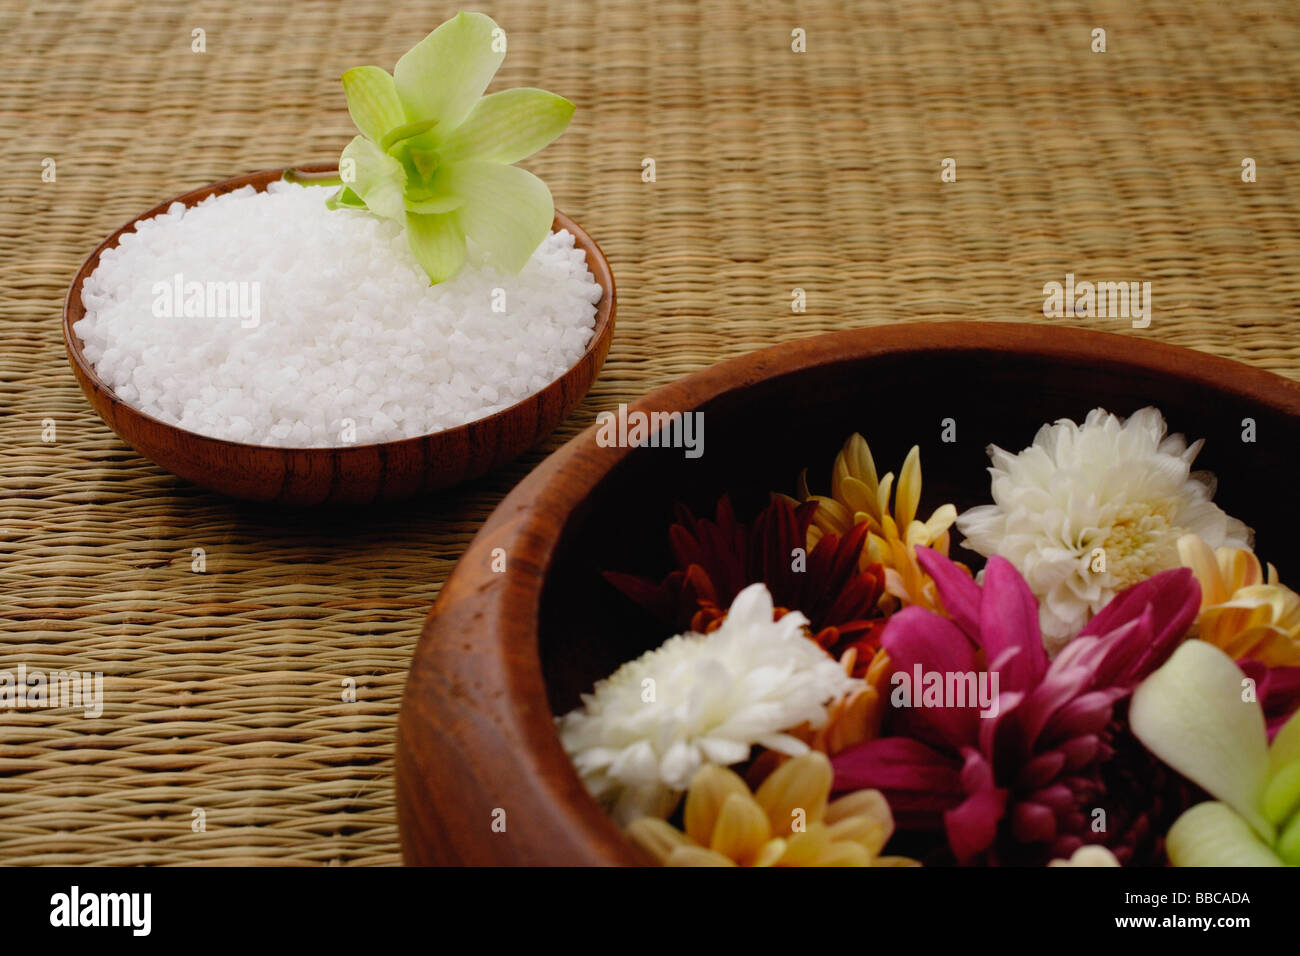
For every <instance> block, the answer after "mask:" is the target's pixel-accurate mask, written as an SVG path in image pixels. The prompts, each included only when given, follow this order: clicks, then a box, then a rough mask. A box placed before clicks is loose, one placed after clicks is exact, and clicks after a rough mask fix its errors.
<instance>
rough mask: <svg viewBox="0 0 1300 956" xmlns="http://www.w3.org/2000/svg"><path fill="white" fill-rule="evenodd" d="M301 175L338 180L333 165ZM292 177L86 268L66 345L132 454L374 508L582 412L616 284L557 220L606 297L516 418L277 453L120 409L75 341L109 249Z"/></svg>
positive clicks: (69, 307)
mask: <svg viewBox="0 0 1300 956" xmlns="http://www.w3.org/2000/svg"><path fill="white" fill-rule="evenodd" d="M297 171H298V172H300V173H304V174H307V175H308V176H310V175H311V174H329V173H334V172H336V170H335V169H334V168H333V167H331V166H328V165H314V166H303V167H298V169H297ZM284 172H285V170H284V169H265V170H262V171H260V172H256V173H249V174H247V175H244V176H236V177H235V178H234V179H227V180H226V181H225V182H221V183H214V184H213V185H211V186H204V187H203V188H202V189H195V190H193V191H191V192H188V193H185V194H184V195H183V196H177V197H176V198H175V199H169V200H168V201H167V202H165V203H161V204H160V205H158V206H155V207H154V208H153V209H150V210H149V211H148V212H146V213H144V214H143V215H141V216H138V217H137V218H136V219H133V220H131V221H130V222H128V223H127V224H126V225H124V226H122V227H121V228H120V229H118V230H117V231H116V232H114V233H113V234H112V235H111V236H109V237H108V238H107V239H105V240H104V241H103V242H102V243H101V244H100V246H99V248H98V249H96V250H95V251H94V252H92V253H91V254H90V256H89V257H88V258H87V259H86V261H85V262H83V263H82V264H81V268H80V269H78V270H77V275H76V277H75V278H74V279H73V280H72V286H71V288H69V289H68V296H67V299H66V300H65V301H64V304H63V339H64V342H65V344H66V345H67V350H68V359H69V361H70V362H71V363H72V370H73V372H74V373H75V374H76V376H77V381H78V382H80V383H81V388H82V391H84V392H85V393H86V397H87V398H89V399H90V403H91V405H93V406H94V407H95V411H97V412H98V413H99V415H100V417H101V418H103V419H104V421H105V422H107V423H108V425H109V427H110V428H112V429H113V431H115V432H117V434H118V435H119V436H120V437H121V438H122V440H123V441H125V442H126V443H127V444H128V445H130V446H131V447H132V448H134V449H135V450H136V451H138V452H139V453H140V454H141V455H143V456H144V457H146V458H148V459H150V460H152V461H153V462H155V463H156V464H158V465H159V466H161V467H162V468H165V469H167V470H168V471H170V472H172V473H174V474H176V475H179V476H180V477H182V478H185V479H186V480H188V481H192V482H194V483H195V484H198V485H202V486H204V487H205V488H211V489H212V490H213V491H219V492H222V493H223V494H227V495H231V496H233V497H236V498H247V499H250V500H252V501H267V502H274V503H276V504H285V505H295V506H299V505H318V504H367V503H369V502H372V501H379V500H395V499H399V498H407V497H410V496H412V495H416V494H420V493H423V492H429V491H436V490H438V489H440V488H447V487H450V486H451V485H455V484H458V483H459V482H462V481H466V480H468V479H470V478H475V477H478V476H479V475H481V474H484V473H485V472H487V471H490V470H492V469H493V468H497V467H499V466H501V465H503V464H505V463H506V462H508V461H510V460H511V459H512V458H514V457H515V456H517V455H519V454H520V453H521V452H523V451H525V450H526V449H528V448H530V447H531V446H532V445H534V444H536V443H537V442H538V441H540V440H541V439H542V438H543V437H545V436H546V435H548V434H549V433H550V432H551V431H552V430H553V429H554V428H555V426H556V425H558V424H559V423H560V422H561V421H563V420H564V418H565V417H566V416H567V415H568V414H569V413H570V412H572V411H573V409H574V407H575V406H576V405H577V404H578V402H579V401H581V400H582V397H583V395H585V394H586V393H587V389H588V388H590V387H591V383H592V382H593V381H595V378H596V376H597V375H598V374H599V373H600V369H601V366H602V365H603V364H604V362H605V356H606V355H607V354H608V353H609V343H610V338H611V337H612V336H613V333H614V314H615V302H616V300H615V289H614V275H613V273H612V272H610V269H609V263H608V262H607V261H606V260H605V256H604V254H603V253H602V252H601V251H600V247H599V246H597V245H596V243H595V241H593V240H592V238H591V237H590V236H589V235H587V233H586V232H584V231H583V229H582V228H581V227H580V226H579V225H578V224H577V223H575V222H574V221H573V220H572V219H570V218H569V217H568V216H565V215H564V214H562V213H560V212H556V214H555V225H554V227H553V228H555V229H561V228H563V229H567V230H569V232H570V233H572V234H573V236H574V240H575V242H576V244H577V246H578V247H579V248H581V249H582V250H583V251H584V252H585V253H586V254H587V267H588V268H589V269H590V270H591V274H592V275H593V276H594V277H595V279H596V282H598V283H599V284H600V286H601V288H603V289H604V290H605V295H604V297H603V298H602V299H601V300H600V302H599V304H598V305H597V309H596V328H595V335H593V336H592V339H591V342H590V343H589V344H588V345H587V350H586V351H585V352H584V353H583V355H582V357H581V358H580V359H578V361H577V363H576V364H575V365H574V366H573V367H572V368H570V369H569V370H568V371H567V372H565V373H564V375H562V376H561V377H560V378H558V379H556V380H555V381H554V382H552V383H551V384H550V385H548V386H546V388H544V389H542V390H541V391H540V392H537V393H536V394H534V395H530V396H529V397H528V398H526V399H524V400H523V401H521V402H518V403H517V404H515V405H512V406H510V407H509V408H507V409H503V410H502V411H499V412H496V413H495V414H493V415H489V416H487V417H486V418H480V419H479V420H478V421H473V422H470V423H469V424H467V425H460V426H458V427H456V428H448V429H446V430H445V431H440V432H434V433H433V434H430V435H422V436H420V437H418V438H407V439H402V440H399V441H391V442H382V443H379V444H371V445H349V446H345V447H340V448H278V447H271V446H268V445H250V444H246V443H242V442H233V441H226V440H223V439H220V438H210V437H208V436H205V435H199V434H196V433H194V432H190V431H186V430H184V429H181V428H177V427H176V426H174V425H169V424H167V423H166V422H162V421H159V420H158V419H156V418H153V417H152V416H150V415H146V414H144V413H143V412H141V411H139V410H137V409H135V408H132V407H131V406H130V405H128V404H126V403H125V402H123V401H121V400H120V399H119V398H118V397H117V396H116V395H114V394H113V392H112V390H111V389H110V388H109V387H108V386H107V385H106V384H104V382H103V381H101V380H100V378H99V377H98V376H97V375H96V374H95V370H94V368H93V367H92V366H91V364H90V363H89V362H88V361H87V360H86V357H85V356H84V355H83V354H82V342H81V339H80V338H79V337H78V336H77V335H76V333H74V332H73V331H72V326H73V324H74V323H76V322H78V321H80V320H81V319H82V317H83V316H84V315H85V308H84V307H83V306H82V304H81V287H82V285H83V283H84V282H85V281H86V277H87V276H89V275H90V274H91V273H92V272H94V271H95V267H96V266H97V265H99V257H100V256H101V255H102V254H103V252H104V250H105V249H110V248H112V247H114V246H116V245H117V243H118V240H119V238H120V237H121V236H122V234H123V233H124V232H128V231H130V230H132V229H134V228H135V225H136V223H137V222H139V221H140V220H142V219H149V218H151V217H153V216H157V215H159V214H160V213H163V212H165V211H166V210H167V207H168V206H170V205H171V204H172V203H174V202H181V203H184V204H185V205H187V206H192V205H194V204H195V203H197V202H199V201H201V200H203V199H206V198H207V197H209V196H214V195H220V194H222V193H228V192H231V191H233V190H236V189H240V188H242V187H244V186H250V185H251V186H253V187H254V188H256V189H265V188H266V187H267V185H268V184H269V183H271V182H273V181H275V180H278V179H279V178H280V177H281V176H282V175H283V174H284Z"/></svg>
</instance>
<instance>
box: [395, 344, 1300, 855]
mask: <svg viewBox="0 0 1300 956" xmlns="http://www.w3.org/2000/svg"><path fill="white" fill-rule="evenodd" d="M1148 404H1154V405H1156V406H1157V407H1159V408H1160V409H1161V410H1162V411H1163V412H1164V413H1165V415H1166V417H1167V419H1168V421H1169V424H1170V427H1171V429H1172V430H1176V431H1182V432H1183V433H1184V434H1186V435H1187V436H1188V437H1189V438H1193V437H1202V438H1205V439H1206V444H1205V448H1204V450H1203V452H1202V454H1201V457H1200V458H1199V459H1198V461H1197V466H1198V467H1203V468H1207V469H1209V470H1211V471H1213V472H1214V473H1215V474H1217V475H1218V477H1219V490H1218V494H1217V496H1216V501H1217V502H1218V503H1219V504H1220V505H1221V506H1222V507H1223V508H1224V509H1225V510H1227V511H1228V513H1230V514H1233V515H1235V516H1237V517H1239V518H1241V519H1242V520H1244V521H1246V523H1247V524H1251V525H1253V526H1254V527H1255V528H1256V529H1257V531H1258V539H1257V545H1258V549H1259V553H1260V554H1261V555H1262V556H1264V557H1265V558H1266V559H1267V560H1271V561H1273V562H1274V563H1276V564H1277V565H1278V569H1279V572H1280V573H1281V575H1282V579H1283V580H1284V581H1285V580H1288V579H1289V580H1291V581H1292V582H1293V583H1294V582H1295V581H1296V580H1297V575H1300V562H1298V561H1297V559H1296V557H1295V554H1296V552H1295V548H1294V542H1295V539H1296V533H1297V531H1298V530H1300V528H1298V527H1297V524H1298V522H1297V518H1296V517H1295V514H1294V510H1293V509H1290V508H1288V507H1286V503H1287V502H1289V501H1290V500H1291V497H1290V489H1291V485H1292V482H1293V476H1294V450H1295V448H1297V447H1300V385H1297V384H1296V383H1293V382H1290V381H1287V380H1285V379H1282V378H1279V377H1277V376H1275V375H1272V374H1270V373H1268V372H1264V371H1261V370H1259V369H1255V368H1250V367H1248V366H1245V365H1240V364H1238V363H1236V362H1231V361H1228V360H1226V359H1222V358H1217V357H1215V356H1213V355H1206V354H1203V353H1200V352H1193V351H1189V350H1186V349H1181V348H1175V347H1172V346H1167V345H1160V344H1157V343H1152V342H1149V341H1146V340H1144V339H1142V338H1141V337H1140V336H1138V335H1125V336H1119V335H1111V334H1105V333H1100V332H1091V331H1084V330H1080V329H1072V328H1063V327H1058V326H1051V325H1010V324H994V323H920V324H905V325H895V326H889V327H882V328H876V329H861V330H855V331H848V332H838V333H834V334H830V335H822V336H817V337H814V338H808V339H802V340H799V341H795V342H791V343H788V344H785V345H781V346H778V347H775V348H770V349H765V350H763V351H760V352H755V353H753V354H751V355H746V356H743V357H741V358H738V359H735V360H732V361H729V362H725V363H723V364H721V365H717V366H715V367H713V368H709V369H706V370H704V371H702V372H699V373H697V374H694V375H691V376H689V377H687V378H685V379H683V380H681V381H679V382H677V383H676V384H673V385H669V386H668V387H666V388H662V389H659V390H658V391H656V392H653V393H651V394H650V395H648V396H646V397H645V398H643V399H641V400H640V401H638V402H636V403H635V404H633V405H632V406H631V409H630V410H641V411H647V412H649V411H674V410H677V411H683V412H688V411H701V412H703V413H704V420H705V424H706V427H705V443H704V448H705V451H704V455H703V456H702V457H700V458H698V459H695V460H690V459H687V458H686V457H685V456H684V454H683V453H682V451H681V450H680V449H668V448H650V447H641V448H616V447H609V448H606V447H600V446H599V445H598V444H597V443H596V440H595V436H596V426H592V427H591V428H589V429H587V430H586V431H585V432H583V433H582V434H581V435H579V436H577V437H576V438H574V439H573V440H572V441H570V442H569V443H568V444H566V445H565V446H564V447H563V448H561V449H560V450H559V451H557V452H555V453H554V454H553V455H551V456H550V457H549V458H547V459H546V460H545V461H544V462H543V463H542V464H541V465H539V466H538V467H537V468H536V470H534V471H533V472H532V474H530V475H529V476H528V477H527V478H526V479H525V480H524V481H523V482H522V483H521V484H519V485H518V486H517V487H516V488H515V489H514V491H512V492H511V493H510V495H509V496H508V497H507V498H506V499H505V500H504V501H503V502H502V503H501V505H500V506H499V507H498V508H497V509H496V511H495V513H494V514H493V515H492V517H491V518H490V519H489V520H488V522H487V523H486V524H485V525H484V526H483V529H482V530H481V531H480V532H479V534H478V536H477V537H476V538H475V539H474V541H473V542H472V544H471V545H470V548H469V550H467V551H466V552H465V554H464V556H463V557H462V558H461V561H460V564H459V565H458V566H457V568H456V570H455V572H454V573H453V575H452V576H451V579H450V580H449V581H448V582H447V583H446V584H445V585H444V586H443V588H442V592H441V594H440V595H439V598H438V602H437V605H436V606H435V607H434V609H433V611H432V613H431V614H430V616H429V619H428V622H427V623H426V625H425V628H424V633H423V635H422V637H421V640H420V643H419V646H418V648H417V650H416V652H415V656H414V660H413V662H412V665H411V672H410V677H409V679H408V682H407V686H406V693H405V696H404V698H403V702H402V711H401V718H400V723H399V740H398V751H397V799H398V819H399V823H400V827H401V836H402V849H403V854H404V857H405V859H406V861H407V862H408V863H412V864H434V863H436V864H629V863H639V862H645V860H644V858H643V857H642V855H641V854H640V852H639V851H638V850H637V849H636V848H634V847H633V846H632V845H631V844H629V843H628V842H627V841H625V840H624V839H623V837H622V836H621V834H620V833H619V831H618V829H617V828H616V827H615V826H614V824H613V823H612V822H610V820H609V819H608V818H606V816H605V815H604V814H603V813H602V812H601V810H600V809H599V808H598V807H597V805H596V803H595V802H594V801H593V800H592V799H591V798H590V797H589V796H588V794H587V793H586V791H585V790H584V788H583V785H582V783H581V782H580V781H579V779H578V775H577V773H576V772H575V771H574V769H573V766H572V765H571V764H570V762H569V760H568V758H567V756H566V755H565V753H564V750H563V749H562V747H561V745H560V740H559V738H558V736H557V735H556V732H555V729H554V726H553V722H552V717H553V715H556V714H562V713H564V712H566V711H568V710H570V709H571V708H573V707H574V706H576V705H577V704H578V694H579V693H581V692H583V691H586V690H588V689H590V687H591V686H592V684H593V683H594V682H595V681H596V680H597V679H599V678H601V677H604V676H607V675H608V674H609V673H611V672H612V671H613V670H614V669H615V668H616V667H617V666H618V665H619V664H621V663H622V662H624V661H627V660H630V659H632V658H633V657H635V656H637V655H639V654H640V653H642V652H643V651H645V650H646V649H648V648H650V647H653V646H657V645H658V644H659V643H660V642H662V641H663V640H664V639H665V638H666V637H667V636H668V634H667V633H666V631H665V629H664V628H663V627H662V626H660V625H658V623H657V622H655V621H654V620H652V619H651V618H650V616H649V615H648V614H647V613H645V612H644V611H642V610H641V608H639V607H637V606H635V605H633V604H632V602H631V601H629V600H628V599H626V598H625V597H624V596H623V595H622V594H620V593H619V592H617V591H615V590H614V588H613V587H611V586H609V585H608V584H606V582H605V581H604V580H603V579H602V578H601V574H600V572H601V571H602V570H606V569H614V570H620V571H629V572H635V573H640V574H644V575H647V576H654V577H656V578H658V577H659V576H662V575H663V574H665V573H666V572H667V571H668V570H669V569H670V568H671V567H672V564H671V560H670V555H669V552H668V548H667V530H668V525H669V523H670V521H671V506H672V503H673V502H674V500H682V501H684V502H685V503H686V504H688V505H689V506H690V507H691V508H692V510H694V511H695V513H696V514H697V515H699V514H701V513H702V512H703V513H707V514H708V515H710V516H712V514H713V508H714V505H715V503H716V501H717V498H718V496H719V495H720V494H721V493H722V492H723V491H731V492H733V500H735V501H736V504H737V510H738V511H739V512H742V513H744V512H748V513H749V514H752V513H753V510H755V509H756V508H757V507H760V506H761V504H762V503H763V502H764V501H765V500H766V496H767V494H768V492H770V491H785V492H792V491H793V489H794V486H795V481H796V479H797V477H798V474H799V472H800V470H801V469H802V468H803V467H804V466H805V465H807V466H809V472H808V475H809V482H810V484H811V485H812V487H813V489H814V490H820V489H825V488H828V487H829V481H830V466H831V462H832V460H833V458H834V456H835V453H836V452H837V451H838V450H839V448H840V446H841V444H842V443H843V442H844V440H845V439H846V438H847V437H848V435H849V434H850V433H852V432H853V431H860V432H862V433H863V434H864V435H865V436H866V438H867V440H868V442H869V443H870V445H871V449H872V452H873V454H874V457H875V460H876V462H877V466H878V467H879V468H880V470H881V472H882V473H883V472H884V471H893V472H895V473H896V474H897V472H898V469H899V467H900V466H901V465H902V462H903V458H904V456H905V455H906V453H907V450H908V448H909V447H910V446H911V445H912V444H914V443H916V444H919V445H920V446H921V457H922V462H923V474H924V488H923V493H922V509H923V510H924V511H925V512H926V513H928V512H929V510H932V509H933V508H934V507H937V505H938V504H940V503H942V502H944V501H952V502H953V503H954V504H955V505H957V507H958V508H959V509H965V508H967V507H969V506H971V505H974V504H978V503H980V502H981V501H986V500H988V497H989V478H988V474H987V472H986V471H985V469H986V467H987V466H988V458H987V455H986V452H985V447H986V446H987V445H988V444H989V443H990V442H994V443H997V444H999V445H1001V446H1002V447H1004V448H1010V449H1016V450H1018V449H1021V448H1024V447H1026V446H1027V445H1029V444H1030V443H1031V442H1032V440H1033V437H1034V433H1035V432H1036V431H1037V429H1038V427H1039V425H1041V424H1042V423H1044V422H1049V421H1053V420H1055V419H1057V418H1060V417H1066V416H1068V417H1070V418H1073V419H1075V420H1081V419H1082V418H1083V417H1084V416H1085V415H1086V414H1087V412H1088V411H1089V410H1090V409H1092V408H1093V407H1095V406H1099V405H1100V406H1103V407H1106V408H1107V409H1109V410H1110V411H1113V412H1116V413H1119V414H1123V415H1128V414H1131V413H1132V412H1133V411H1135V410H1136V409H1138V408H1140V407H1142V406H1144V405H1148ZM1246 418H1251V419H1254V427H1255V436H1256V441H1254V442H1253V443H1247V442H1243V440H1242V436H1243V428H1244V426H1243V419H1246ZM947 419H952V422H950V423H949V422H946V420H947ZM945 424H948V425H950V426H954V427H955V429H956V441H955V442H944V441H943V431H944V428H945ZM497 549H502V550H501V551H497ZM954 550H955V553H956V554H962V553H964V554H965V555H966V556H967V560H970V559H971V558H975V559H978V556H977V555H973V554H972V552H966V551H964V550H963V549H961V548H955V549H954ZM494 555H496V556H497V557H498V558H499V557H500V556H502V555H504V557H505V559H506V565H505V571H504V572H502V573H497V572H494V570H493V558H494ZM972 563H978V561H977V560H976V561H975V562H972ZM497 567H500V564H499V562H498V564H497ZM501 811H504V814H505V816H504V818H502V816H501ZM502 819H504V822H505V831H504V832H498V830H499V827H498V829H494V828H493V826H492V824H493V821H494V820H496V821H501V820H502Z"/></svg>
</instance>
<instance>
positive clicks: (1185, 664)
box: [1129, 640, 1275, 844]
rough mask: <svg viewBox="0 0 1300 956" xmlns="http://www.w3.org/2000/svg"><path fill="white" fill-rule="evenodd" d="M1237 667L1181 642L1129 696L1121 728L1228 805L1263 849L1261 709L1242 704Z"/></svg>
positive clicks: (1268, 837)
mask: <svg viewBox="0 0 1300 956" xmlns="http://www.w3.org/2000/svg"><path fill="white" fill-rule="evenodd" d="M1243 680H1244V675H1243V674H1242V672H1241V669H1240V668H1239V667H1237V665H1236V664H1235V663H1234V662H1233V660H1232V658H1230V657H1228V656H1227V655H1226V654H1224V653H1223V651H1221V650H1219V649H1218V648H1217V647H1214V646H1213V645H1212V644H1207V643H1206V642H1205V641H1197V640H1192V641H1185V642H1184V643H1183V644H1182V645H1181V646H1180V647H1179V648H1178V650H1176V651H1174V653H1173V655H1172V656H1171V657H1170V658H1169V660H1168V661H1167V662H1166V663H1165V664H1164V666H1162V667H1161V668H1160V669H1159V670H1157V671H1156V672H1155V673H1153V674H1152V675H1151V676H1150V677H1148V678H1147V679H1146V680H1145V681H1143V682H1142V683H1141V684H1140V685H1139V686H1138V688H1137V690H1136V691H1134V692H1133V700H1132V703H1131V704H1130V705H1129V725H1130V726H1131V727H1132V729H1133V733H1134V734H1135V735H1136V736H1137V738H1138V739H1139V740H1140V741H1142V743H1143V744H1144V745H1145V746H1146V748H1147V749H1148V750H1150V751H1151V752H1152V753H1153V754H1155V755H1156V756H1157V757H1159V758H1160V759H1161V760H1163V761H1164V762H1165V763H1167V764H1169V766H1171V767H1173V768H1174V769H1175V770H1177V771H1178V772H1179V773H1181V774H1182V775H1183V776H1185V777H1187V778H1188V779H1190V780H1192V781H1194V782H1195V783H1197V784H1200V786H1202V787H1203V788H1205V789H1206V790H1207V791H1209V793H1210V795H1211V796H1214V797H1216V798H1218V799H1219V800H1221V801H1223V802H1224V803H1226V804H1227V805H1228V806H1230V807H1232V809H1233V810H1234V811H1236V813H1237V814H1239V815H1240V816H1241V817H1242V819H1244V820H1245V821H1246V822H1248V823H1249V824H1250V825H1251V826H1252V827H1253V828H1254V829H1255V831H1256V832H1257V833H1258V834H1259V835H1260V836H1261V837H1262V838H1263V840H1264V842H1265V843H1267V844H1272V842H1273V840H1274V838H1275V833H1274V828H1273V825H1272V824H1271V823H1270V822H1269V821H1268V820H1267V819H1265V817H1264V816H1263V814H1262V813H1260V809H1259V806H1260V797H1261V796H1262V794H1263V790H1264V786H1265V784H1266V782H1267V780H1268V773H1269V754H1268V736H1267V731H1266V729H1265V726H1264V711H1263V709H1262V708H1261V707H1260V705H1259V703H1258V702H1257V701H1256V700H1254V699H1251V700H1243V699H1242V698H1243V696H1244V695H1243V693H1242V683H1243Z"/></svg>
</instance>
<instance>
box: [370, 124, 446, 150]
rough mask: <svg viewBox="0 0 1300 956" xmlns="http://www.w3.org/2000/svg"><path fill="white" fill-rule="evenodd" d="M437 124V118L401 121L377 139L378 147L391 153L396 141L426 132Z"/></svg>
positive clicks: (402, 140) (399, 141)
mask: <svg viewBox="0 0 1300 956" xmlns="http://www.w3.org/2000/svg"><path fill="white" fill-rule="evenodd" d="M437 125H438V121H437V120H420V121H419V122H417V123H403V124H402V125H401V126H398V127H396V128H395V129H390V130H389V131H388V132H387V133H385V134H384V138H383V139H381V140H380V141H379V148H380V149H382V150H383V151H384V152H385V153H388V154H390V155H391V154H392V152H393V147H394V146H395V145H397V144H398V143H401V142H404V141H405V140H408V139H411V138H412V137H415V136H420V135H421V134H423V133H427V132H428V131H429V130H431V129H433V128H434V127H435V126H437Z"/></svg>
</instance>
